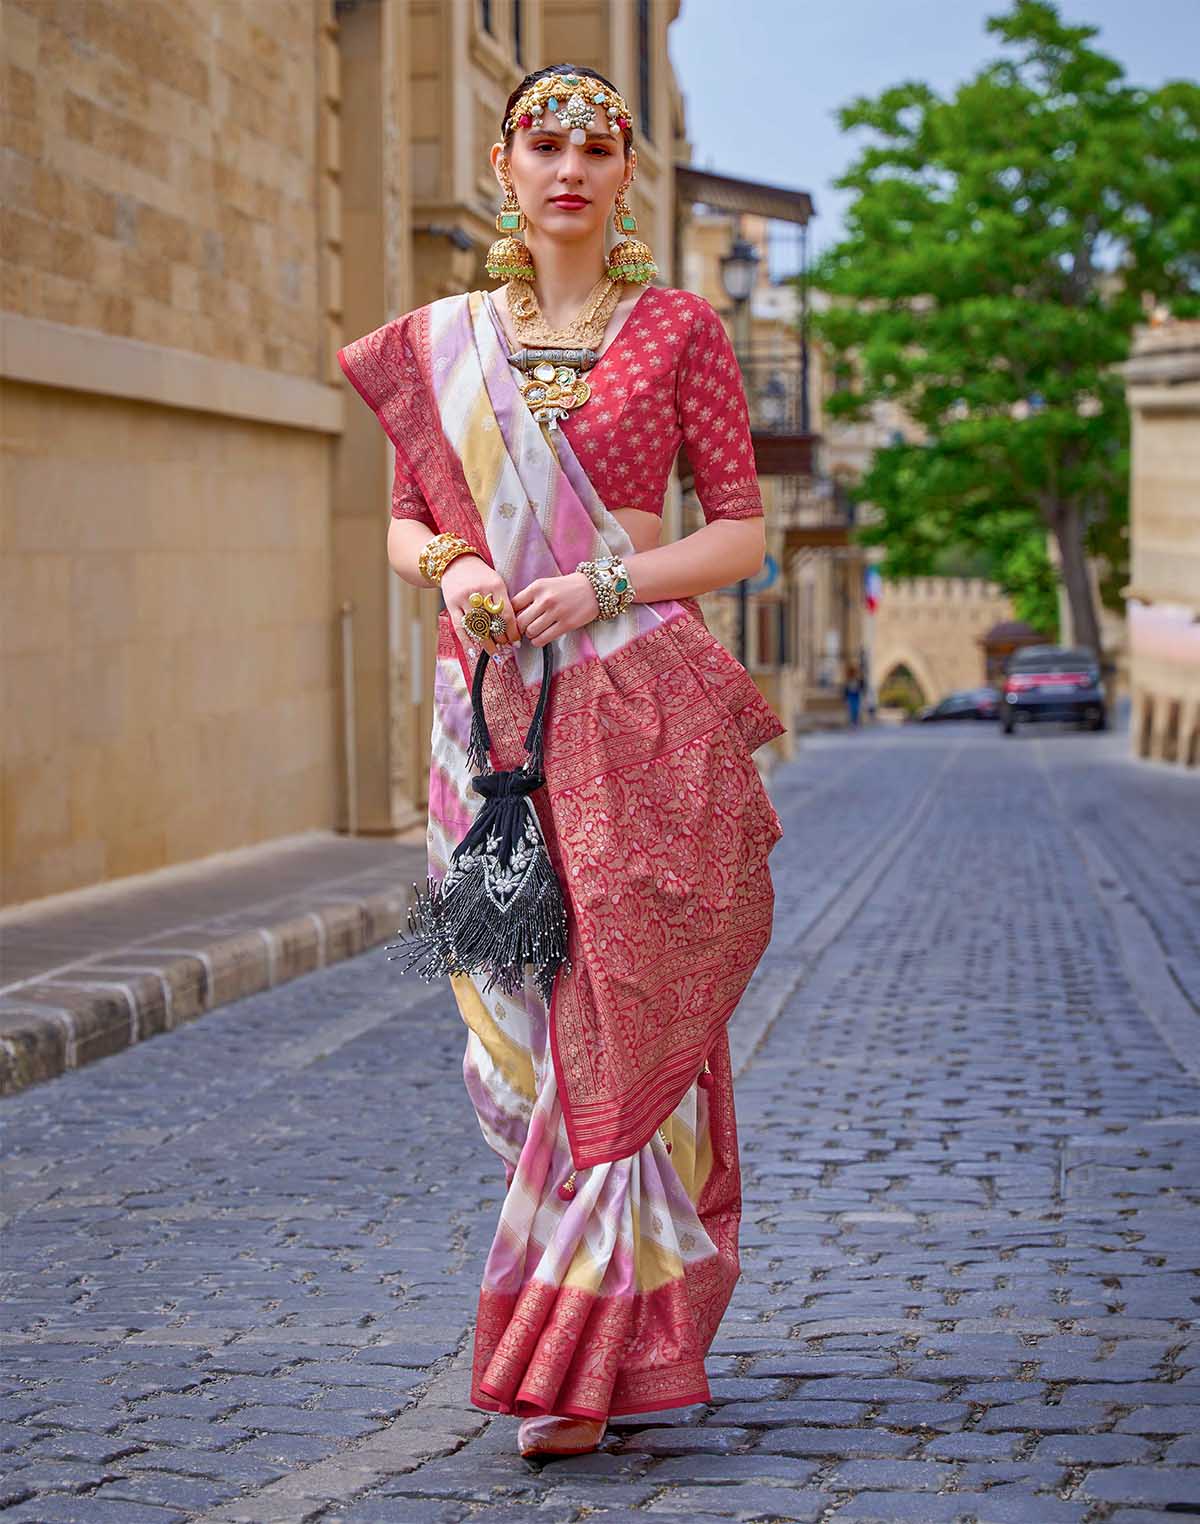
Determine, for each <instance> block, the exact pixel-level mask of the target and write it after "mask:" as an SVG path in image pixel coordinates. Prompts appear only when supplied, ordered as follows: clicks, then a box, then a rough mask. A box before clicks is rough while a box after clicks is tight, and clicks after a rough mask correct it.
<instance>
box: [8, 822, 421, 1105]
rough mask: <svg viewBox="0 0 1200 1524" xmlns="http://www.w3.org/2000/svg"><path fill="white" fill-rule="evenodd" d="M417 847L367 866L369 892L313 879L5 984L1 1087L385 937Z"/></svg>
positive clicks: (41, 1075) (392, 929)
mask: <svg viewBox="0 0 1200 1524" xmlns="http://www.w3.org/2000/svg"><path fill="white" fill-rule="evenodd" d="M419 856H420V866H419V867H418V866H417V864H418V856H417V854H416V853H414V854H413V857H412V862H411V863H410V862H409V861H408V854H407V853H406V854H405V855H404V857H403V858H401V859H400V860H399V861H398V862H397V863H396V864H395V866H394V867H391V868H389V869H387V870H386V871H383V870H379V869H373V870H370V873H369V875H363V884H362V891H361V892H352V893H350V894H347V893H346V892H345V886H344V885H343V886H342V887H341V889H340V891H332V890H331V887H330V886H315V888H314V892H313V903H312V905H311V906H309V905H307V904H306V903H305V897H304V896H303V895H295V894H293V895H291V896H289V897H288V900H287V901H286V902H281V903H277V904H276V905H274V906H272V907H270V908H269V909H264V910H260V911H258V912H257V913H256V911H255V910H254V909H250V910H246V911H241V912H238V913H236V914H234V915H231V916H222V917H218V918H214V919H212V920H209V921H201V922H197V923H195V924H193V925H189V926H187V927H186V928H184V929H180V930H175V931H169V932H165V933H163V934H162V935H160V936H159V937H156V938H150V939H149V940H147V941H144V942H138V943H137V944H136V945H131V946H129V947H126V948H118V949H115V950H113V951H112V952H109V953H107V954H103V955H100V956H98V957H94V958H90V959H88V960H87V961H85V962H80V963H79V964H76V965H73V966H69V967H68V968H66V969H63V970H60V971H58V972H56V973H54V974H52V975H48V976H47V977H45V978H41V979H34V980H31V981H30V982H29V983H28V984H26V985H24V986H22V987H21V988H19V989H15V990H10V991H8V992H7V993H6V995H4V996H3V997H0V1096H5V1095H14V1094H16V1093H17V1092H18V1091H20V1090H24V1089H26V1088H27V1087H28V1086H29V1085H34V1084H37V1083H39V1082H40V1081H42V1080H49V1079H56V1078H58V1077H59V1076H60V1075H63V1074H65V1073H67V1072H68V1070H71V1069H78V1068H81V1067H82V1066H83V1065H84V1064H90V1063H93V1062H95V1060H96V1059H99V1058H107V1057H108V1056H109V1055H110V1054H112V1053H118V1052H120V1050H121V1049H122V1048H128V1047H131V1046H132V1045H133V1044H134V1043H137V1042H144V1041H145V1040H146V1039H147V1038H148V1037H156V1036H158V1034H159V1033H162V1032H170V1031H173V1030H174V1029H175V1028H176V1027H179V1026H182V1025H183V1024H184V1023H185V1022H189V1021H194V1020H196V1018H197V1017H199V1016H203V1015H204V1014H205V1013H206V1012H207V1011H212V1010H215V1009H217V1007H219V1006H223V1005H228V1004H229V1003H230V1002H231V1001H234V1000H241V999H243V998H244V997H245V996H247V995H256V994H259V993H261V992H262V991H263V990H268V989H272V988H274V986H275V985H278V984H285V983H287V982H288V981H289V980H291V979H298V978H300V977H301V976H302V975H304V974H311V973H314V972H315V971H316V970H317V969H320V968H325V967H327V966H328V965H329V964H331V963H340V962H342V961H343V960H344V959H346V958H352V957H355V956H356V955H357V954H358V953H361V952H365V951H367V949H369V948H371V947H376V946H378V945H379V944H381V943H383V942H386V941H388V940H389V938H391V937H393V936H394V935H395V933H396V930H397V927H398V926H400V925H401V924H402V921H403V918H404V916H405V914H406V912H407V906H408V900H409V893H410V889H409V882H410V879H411V878H413V877H416V878H417V879H418V880H419V879H421V878H423V876H424V871H425V870H424V852H423V851H422V852H421V853H420V854H419ZM410 868H412V869H413V870H414V871H412V872H406V871H404V870H406V869H410ZM368 879H369V880H373V881H375V882H368ZM384 879H386V887H384V886H383V883H382V882H381V881H382V880H384Z"/></svg>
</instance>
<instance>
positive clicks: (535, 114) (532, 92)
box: [504, 74, 633, 143]
mask: <svg viewBox="0 0 1200 1524" xmlns="http://www.w3.org/2000/svg"><path fill="white" fill-rule="evenodd" d="M597 108H599V110H600V111H601V112H602V113H603V117H602V120H603V122H604V123H606V124H607V126H608V130H609V132H610V133H611V134H612V135H613V137H614V138H619V137H620V136H621V134H622V133H623V132H629V131H630V128H631V124H632V122H633V116H632V114H631V112H630V110H629V107H628V106H627V105H626V104H625V102H624V101H623V100H622V99H621V97H620V95H618V94H617V92H616V91H615V90H610V89H609V87H608V86H607V85H606V84H605V83H604V81H603V80H599V79H593V78H592V76H591V75H590V74H544V75H543V76H542V78H541V79H538V80H535V81H534V82H533V84H532V85H530V87H529V89H528V90H526V91H525V93H524V94H523V95H522V96H521V98H520V99H519V100H518V101H517V102H516V104H515V105H514V106H513V108H512V110H511V111H510V112H509V115H508V120H507V121H506V122H505V124H504V133H505V136H506V137H507V135H508V134H509V133H510V132H515V131H516V130H517V128H518V127H528V128H532V129H533V130H534V131H535V132H536V131H537V129H538V128H539V127H541V125H542V117H543V115H544V114H545V113H546V112H547V111H553V112H554V114H555V116H557V117H558V119H559V121H560V122H561V123H562V124H563V126H564V127H565V128H567V130H568V133H569V134H570V138H571V142H572V143H586V142H587V129H588V128H589V127H592V128H594V127H595V125H596V110H597Z"/></svg>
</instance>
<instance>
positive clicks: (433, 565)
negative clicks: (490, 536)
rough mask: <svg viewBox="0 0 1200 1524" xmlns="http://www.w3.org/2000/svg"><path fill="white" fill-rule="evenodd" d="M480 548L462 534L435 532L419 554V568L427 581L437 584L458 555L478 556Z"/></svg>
mask: <svg viewBox="0 0 1200 1524" xmlns="http://www.w3.org/2000/svg"><path fill="white" fill-rule="evenodd" d="M478 554H479V551H478V549H477V548H476V547H475V546H474V545H472V544H471V542H470V541H469V540H464V539H463V537H462V535H460V534H453V533H451V532H450V531H447V532H445V533H443V534H435V535H434V537H433V538H432V539H431V540H426V541H425V544H424V545H422V547H421V552H420V554H419V555H418V556H417V570H418V571H419V572H420V573H421V575H422V576H423V577H424V578H425V580H426V582H432V583H434V584H435V585H436V584H437V583H439V582H441V580H442V574H443V572H445V570H446V568H447V567H448V566H449V565H450V563H451V561H453V560H454V558H455V557H456V556H467V555H471V556H477V555H478Z"/></svg>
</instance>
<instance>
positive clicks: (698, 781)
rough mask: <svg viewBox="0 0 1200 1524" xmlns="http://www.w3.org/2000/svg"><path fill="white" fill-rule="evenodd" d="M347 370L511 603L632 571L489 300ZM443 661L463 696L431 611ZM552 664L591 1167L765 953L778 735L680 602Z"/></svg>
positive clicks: (543, 797)
mask: <svg viewBox="0 0 1200 1524" xmlns="http://www.w3.org/2000/svg"><path fill="white" fill-rule="evenodd" d="M338 359H339V361H340V363H341V365H342V368H343V370H344V371H345V372H346V374H347V376H348V377H349V378H350V380H351V381H352V382H353V384H354V386H355V387H356V388H357V390H358V391H359V393H360V395H361V396H362V397H363V398H364V400H365V401H366V402H367V403H368V405H369V406H370V407H371V408H372V409H373V410H374V412H375V413H376V415H377V416H378V418H379V420H380V422H381V423H382V424H383V427H384V428H385V430H386V431H387V433H388V436H389V437H390V438H391V440H392V442H393V444H394V445H395V446H396V449H397V451H403V452H405V458H406V462H407V467H408V470H409V471H410V473H411V476H412V478H413V479H414V480H415V481H416V482H417V483H418V484H419V487H420V491H421V494H422V496H423V497H424V500H425V502H426V503H427V504H428V506H429V509H430V513H431V517H432V520H433V522H434V523H436V526H437V528H438V529H439V530H454V531H456V532H458V533H460V534H463V535H464V536H465V537H466V538H467V539H469V540H470V541H472V543H474V544H475V545H478V546H479V547H480V548H481V550H483V551H484V552H485V554H486V557H487V559H488V560H490V561H491V563H492V564H493V565H494V566H495V567H496V569H497V570H498V571H499V572H500V574H501V575H502V576H503V577H504V579H505V583H506V585H507V586H508V588H509V590H510V591H511V592H516V591H518V590H519V589H520V588H522V587H524V586H526V585H527V584H528V583H529V582H530V581H532V580H533V579H534V578H535V577H541V576H554V575H559V574H562V573H567V572H571V571H573V570H574V568H575V566H576V564H577V562H578V561H580V560H581V559H584V558H588V557H592V556H596V555H603V554H606V553H616V554H631V553H632V552H633V544H632V542H631V541H630V539H629V537H628V535H627V533H626V531H625V530H624V528H623V527H622V526H621V524H620V522H619V521H618V520H617V519H616V518H615V516H614V515H613V514H612V513H610V512H609V511H608V508H607V506H606V505H605V504H603V503H602V502H601V501H600V499H599V496H598V494H597V492H596V490H595V488H594V487H593V486H592V484H591V482H590V481H589V480H588V477H587V475H586V473H585V472H584V470H583V468H582V466H581V465H580V463H579V460H578V458H577V456H576V454H575V452H574V451H573V450H572V448H571V445H570V442H569V440H568V439H566V438H565V437H564V436H563V435H562V433H561V432H559V433H557V434H556V435H555V436H554V443H551V442H550V440H549V439H548V438H547V436H546V434H545V432H544V431H543V429H542V427H541V426H539V425H538V423H537V422H536V421H535V420H534V418H533V416H532V414H531V413H530V411H529V408H528V406H527V404H526V403H525V402H524V400H523V398H522V397H521V395H520V392H519V390H518V388H517V385H516V382H515V379H514V376H513V373H512V371H511V369H510V367H509V364H508V361H507V358H506V356H505V353H504V349H503V345H502V342H501V336H500V335H499V334H498V332H497V329H496V325H495V321H494V319H493V317H492V315H491V313H490V311H489V310H488V307H487V305H486V304H485V301H484V297H483V293H482V292H470V293H467V294H465V295H462V296H453V297H445V298H442V299H441V300H439V301H436V302H432V303H430V304H429V305H428V306H426V307H423V308H419V309H417V310H416V311H415V312H412V313H409V314H407V315H406V316H405V317H402V318H399V319H396V320H394V321H392V322H390V323H386V324H384V325H383V327H381V328H379V329H377V330H375V331H374V332H373V333H369V334H367V335H365V336H364V337H363V338H361V339H358V340H356V341H355V342H354V343H352V344H348V345H347V346H346V347H345V348H344V349H342V350H341V351H340V352H339V354H338ZM464 639H465V637H464ZM438 649H439V653H440V654H442V655H453V656H455V657H456V658H457V659H458V660H459V661H460V663H461V665H462V670H463V674H464V678H465V680H466V682H467V685H468V687H469V685H470V681H471V678H472V677H473V672H474V665H475V662H476V661H477V659H478V653H477V652H476V651H474V650H473V649H472V648H471V647H469V646H468V647H467V648H466V649H464V648H463V647H462V646H460V644H459V642H458V638H457V635H456V633H455V631H454V630H453V629H452V628H451V626H450V622H449V619H448V616H447V615H446V613H445V611H444V610H443V612H442V614H441V615H440V617H439V646H438ZM555 657H556V661H555V668H556V670H555V674H554V677H553V680H552V683H551V688H550V696H549V701H548V706H547V710H546V721H545V724H546V729H545V752H544V771H545V776H546V787H545V788H544V789H541V790H538V792H537V794H536V795H535V796H534V798H535V804H536V807H537V811H538V818H539V820H540V821H541V823H542V826H543V828H544V831H545V834H546V840H547V845H548V847H549V849H550V853H551V857H552V859H553V861H554V865H555V868H556V870H557V871H558V873H559V876H560V879H561V882H562V884H563V888H564V891H565V893H566V897H567V906H568V915H569V920H570V942H569V949H568V950H569V956H570V959H571V968H570V972H569V973H568V972H564V971H560V973H559V974H558V976H557V979H556V981H555V987H554V991H553V995H552V999H551V1005H550V1044H551V1050H552V1055H553V1063H554V1070H555V1077H556V1081H557V1084H558V1088H559V1093H560V1095H561V1097H562V1103H563V1112H564V1118H565V1123H566V1129H567V1135H568V1138H569V1140H570V1145H571V1153H572V1157H573V1160H574V1163H575V1165H576V1166H577V1167H578V1168H580V1169H584V1168H587V1167H589V1166H591V1165H595V1164H602V1163H606V1162H609V1161H612V1160H616V1159H621V1158H624V1157H626V1156H628V1155H629V1154H632V1153H634V1152H635V1151H636V1150H638V1149H639V1148H641V1147H642V1146H643V1145H644V1144H646V1142H647V1141H648V1140H649V1139H650V1138H651V1137H652V1136H653V1135H654V1133H655V1130H656V1128H657V1127H658V1126H659V1124H660V1123H661V1122H662V1121H663V1119H664V1118H665V1117H667V1116H668V1115H669V1114H670V1113H671V1112H672V1110H673V1109H674V1108H675V1107H676V1106H677V1105H678V1104H679V1101H680V1098H681V1097H682V1096H683V1095H684V1093H685V1092H686V1091H687V1089H688V1087H689V1086H690V1085H692V1084H693V1082H694V1081H695V1079H696V1077H697V1075H698V1073H699V1072H700V1070H701V1069H702V1068H703V1065H704V1060H705V1057H706V1055H707V1053H708V1052H709V1050H710V1049H711V1047H712V1045H713V1043H714V1040H715V1039H716V1038H717V1037H718V1036H719V1035H720V1034H721V1033H722V1031H723V1029H724V1026H725V1024H726V1022H727V1021H728V1019H729V1017H730V1015H731V1014H732V1012H733V1010H734V1008H735V1007H736V1005H737V1003H738V1001H739V999H740V998H741V996H742V993H743V991H744V990H745V987H746V984H747V982H748V981H749V978H750V975H751V974H752V973H753V971H754V968H755V966H756V965H757V963H758V960H759V958H760V957H761V955H762V953H763V951H764V949H765V948H766V945H767V943H768V941H769V939H770V935H771V925H772V917H773V911H774V890H773V886H772V883H771V875H770V870H769V867H768V862H767V858H768V855H769V853H770V851H771V848H772V847H773V846H774V844H775V842H776V841H777V840H778V839H779V837H780V835H781V826H780V822H779V818H778V816H777V814H776V813H775V810H774V808H773V806H772V805H771V802H770V799H769V798H768V796H767V793H766V790H765V789H764V787H763V784H762V781H761V779H760V777H759V774H758V769H757V767H756V766H755V764H754V760H753V757H752V755H751V753H752V752H753V751H754V749H755V748H756V747H758V746H760V745H762V744H763V743H764V742H766V741H768V740H770V739H772V738H773V737H775V736H778V735H781V734H782V733H783V730H784V727H783V725H782V724H781V723H780V722H779V720H778V718H777V717H776V715H775V714H774V712H773V711H772V710H771V708H770V706H769V705H768V704H767V703H766V701H765V700H764V699H763V698H762V696H761V694H760V693H759V691H758V689H757V687H756V685H755V683H754V681H753V679H752V678H751V677H750V675H749V674H748V673H747V672H746V671H745V669H744V668H743V667H742V666H741V664H740V663H739V662H738V661H737V660H736V659H735V658H734V657H733V656H732V655H731V654H730V653H729V652H728V651H727V650H726V649H725V648H724V646H722V645H721V644H720V642H719V641H717V640H716V639H715V638H714V637H713V635H712V634H711V633H710V632H709V630H708V628H707V627H706V625H705V624H704V621H703V619H702V618H701V616H700V611H699V608H698V605H697V604H696V603H695V602H694V600H691V599H683V600H679V601H676V600H662V601H660V602H656V603H640V604H634V605H633V606H632V607H631V608H630V609H629V610H628V611H627V612H626V613H624V614H622V615H620V616H618V617H617V618H616V619H611V620H596V621H594V622H593V623H592V624H590V625H587V626H585V627H584V628H583V629H581V630H577V631H572V632H571V633H570V634H568V635H566V636H564V637H562V638H561V639H560V640H558V641H556V642H555ZM541 661H542V653H541V650H540V649H539V648H538V647H535V646H533V645H532V644H531V643H530V642H528V641H525V642H522V643H521V644H520V645H519V646H518V647H517V648H516V649H515V660H512V661H509V662H506V663H504V664H497V663H494V662H493V663H491V664H490V665H489V668H488V670H487V671H486V672H485V674H484V681H485V689H486V694H487V698H486V704H487V712H488V715H489V725H490V728H491V733H492V760H493V765H494V766H496V767H498V768H510V767H515V766H517V765H519V764H520V762H521V760H522V757H523V747H522V742H523V738H524V734H525V730H526V728H527V727H528V724H529V721H530V718H531V716H532V713H533V707H534V703H535V701H536V692H537V686H538V682H539V678H540V673H541Z"/></svg>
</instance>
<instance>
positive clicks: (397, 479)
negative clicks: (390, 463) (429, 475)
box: [392, 449, 437, 529]
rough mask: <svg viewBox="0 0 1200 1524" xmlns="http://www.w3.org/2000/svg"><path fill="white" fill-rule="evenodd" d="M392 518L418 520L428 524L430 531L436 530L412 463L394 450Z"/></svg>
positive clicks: (400, 452)
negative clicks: (394, 469)
mask: <svg viewBox="0 0 1200 1524" xmlns="http://www.w3.org/2000/svg"><path fill="white" fill-rule="evenodd" d="M392 517H393V518H394V519H420V521H421V523H422V524H428V525H429V527H430V529H436V528H437V524H436V523H435V522H434V518H433V514H432V513H431V512H430V508H429V504H428V503H427V502H426V501H425V498H424V495H423V494H422V492H421V489H420V487H418V485H417V481H416V477H415V476H414V475H413V469H412V463H411V461H410V460H409V458H408V456H407V455H406V454H405V453H404V451H403V450H400V449H397V450H396V471H395V475H394V476H393V477H392Z"/></svg>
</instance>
